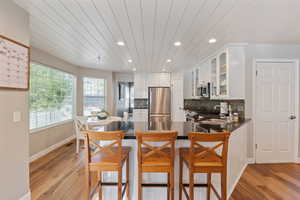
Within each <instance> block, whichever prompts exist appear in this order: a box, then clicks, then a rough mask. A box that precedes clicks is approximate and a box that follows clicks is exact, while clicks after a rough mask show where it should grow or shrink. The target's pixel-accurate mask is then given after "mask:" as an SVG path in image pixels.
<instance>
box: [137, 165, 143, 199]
mask: <svg viewBox="0 0 300 200" xmlns="http://www.w3.org/2000/svg"><path fill="white" fill-rule="evenodd" d="M142 179H143V174H142V172H141V170H140V169H139V173H138V185H139V186H138V200H142V199H143V188H142Z"/></svg>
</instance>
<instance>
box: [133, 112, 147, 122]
mask: <svg viewBox="0 0 300 200" xmlns="http://www.w3.org/2000/svg"><path fill="white" fill-rule="evenodd" d="M133 121H135V122H146V121H148V109H133Z"/></svg>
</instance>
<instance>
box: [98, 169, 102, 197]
mask: <svg viewBox="0 0 300 200" xmlns="http://www.w3.org/2000/svg"><path fill="white" fill-rule="evenodd" d="M98 181H99V193H98V196H99V200H102V172H101V171H100V172H98Z"/></svg>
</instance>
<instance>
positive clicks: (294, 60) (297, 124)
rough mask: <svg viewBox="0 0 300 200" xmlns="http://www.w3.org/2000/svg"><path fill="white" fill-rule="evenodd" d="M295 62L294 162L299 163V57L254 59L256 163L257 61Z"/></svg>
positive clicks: (254, 153) (253, 109)
mask: <svg viewBox="0 0 300 200" xmlns="http://www.w3.org/2000/svg"><path fill="white" fill-rule="evenodd" d="M272 62H273V63H293V64H294V66H295V67H296V74H295V76H296V77H295V83H296V86H295V90H296V95H295V115H296V116H297V118H296V122H295V132H294V134H295V139H294V155H293V158H294V162H295V163H298V162H299V159H298V143H299V141H298V140H299V117H300V116H299V84H300V82H299V59H255V58H254V59H253V67H252V69H253V70H252V80H253V82H252V102H253V104H252V105H253V107H252V113H253V120H252V121H253V146H252V148H253V156H254V161H255V163H256V145H255V144H256V138H257V137H256V109H255V108H256V66H257V63H272Z"/></svg>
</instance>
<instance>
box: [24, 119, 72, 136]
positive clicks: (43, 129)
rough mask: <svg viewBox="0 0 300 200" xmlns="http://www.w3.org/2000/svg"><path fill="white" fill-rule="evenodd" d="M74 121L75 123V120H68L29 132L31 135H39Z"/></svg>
mask: <svg viewBox="0 0 300 200" xmlns="http://www.w3.org/2000/svg"><path fill="white" fill-rule="evenodd" d="M73 121H74V119H67V120H64V121H60V122H56V123H53V124H49V125H47V126H43V127H40V128H34V129H30V131H29V132H30V134H32V133H38V132H42V131H45V130H47V129H49V128H54V127H57V126H61V125H64V124H67V123H70V122H73Z"/></svg>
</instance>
